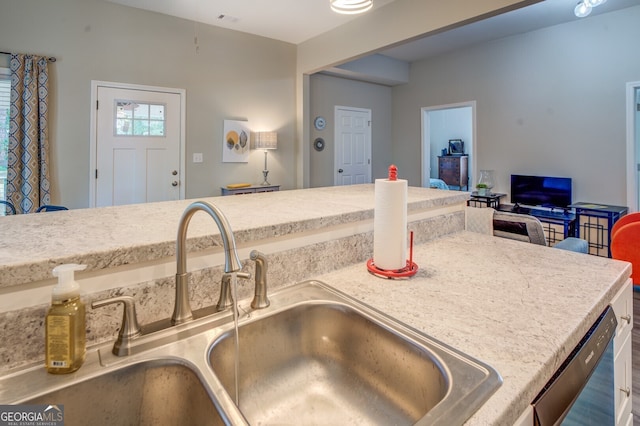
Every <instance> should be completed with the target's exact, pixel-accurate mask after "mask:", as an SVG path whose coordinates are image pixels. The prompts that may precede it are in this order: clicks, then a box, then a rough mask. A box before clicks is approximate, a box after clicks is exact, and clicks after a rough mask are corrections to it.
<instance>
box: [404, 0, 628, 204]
mask: <svg viewBox="0 0 640 426" xmlns="http://www.w3.org/2000/svg"><path fill="white" fill-rule="evenodd" d="M638 22H640V6H637V7H633V8H628V9H624V10H621V11H617V12H612V13H608V14H604V15H599V16H592V17H588V18H585V19H582V20H576V21H574V22H571V23H567V24H563V25H558V26H554V27H549V28H546V29H541V30H538V31H534V32H530V33H526V34H522V35H517V36H513V37H508V38H504V39H501V40H497V41H494V42H490V43H483V44H481V45H478V46H475V47H472V48H468V49H464V50H459V51H455V52H452V53H449V54H446V55H442V56H439V57H437V58H433V59H428V60H424V61H420V62H415V63H413V64H412V65H411V71H410V83H409V84H407V85H402V86H397V87H394V89H393V116H394V122H393V140H394V145H393V147H394V151H393V160H394V162H396V164H397V165H398V167H400V168H401V169H404V170H409V173H410V176H409V177H408V178H409V183H410V184H411V185H420V158H419V156H416V155H414V152H415V150H416V149H417V148H418V147H419V144H420V108H421V107H428V106H436V105H444V104H452V103H458V102H464V101H469V100H475V101H477V114H476V119H477V133H476V136H477V140H476V155H477V168H478V169H493V170H495V172H496V180H497V185H496V187H495V188H494V191H496V192H506V193H508V192H509V176H510V175H511V174H512V173H522V174H537V175H555V176H568V177H572V178H573V179H574V201H590V202H599V203H609V204H616V205H625V204H626V182H625V164H626V162H625V149H626V141H625V86H626V83H627V82H629V81H638V80H639V79H640V55H638V54H637V52H638V47H637V42H638V40H640V25H638Z"/></svg>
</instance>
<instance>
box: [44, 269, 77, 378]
mask: <svg viewBox="0 0 640 426" xmlns="http://www.w3.org/2000/svg"><path fill="white" fill-rule="evenodd" d="M86 267H87V266H86V265H77V264H75V263H72V264H67V265H60V266H56V267H55V268H54V269H53V275H54V276H56V277H58V284H57V285H56V286H55V287H54V288H53V293H52V295H51V308H49V311H48V312H47V317H46V319H45V339H46V342H45V346H46V348H45V350H46V356H45V367H46V368H47V371H48V372H49V373H52V374H65V373H72V372H74V371H76V370H77V369H78V368H80V366H81V365H82V363H83V362H84V357H85V353H86V316H85V306H84V303H82V301H81V300H80V285H79V284H78V283H77V282H76V281H75V277H74V274H75V271H82V270H83V269H85V268H86Z"/></svg>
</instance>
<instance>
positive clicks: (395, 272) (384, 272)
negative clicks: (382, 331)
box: [367, 164, 418, 279]
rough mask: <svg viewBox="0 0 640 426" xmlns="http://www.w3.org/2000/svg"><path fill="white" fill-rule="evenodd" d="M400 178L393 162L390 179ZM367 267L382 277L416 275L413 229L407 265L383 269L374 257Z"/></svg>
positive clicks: (391, 277)
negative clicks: (375, 262) (375, 261)
mask: <svg viewBox="0 0 640 426" xmlns="http://www.w3.org/2000/svg"><path fill="white" fill-rule="evenodd" d="M397 179H398V168H397V167H396V166H395V165H394V164H392V165H390V166H389V180H397ZM367 269H368V270H369V272H371V273H372V274H373V275H377V276H379V277H381V278H390V279H393V278H395V279H397V278H409V277H412V276H414V275H415V274H416V273H417V272H418V265H417V264H416V263H414V262H413V231H411V233H410V238H409V260H407V266H405V267H404V268H401V269H382V268H378V267H377V266H376V265H375V264H374V263H373V258H371V259H369V260H368V261H367Z"/></svg>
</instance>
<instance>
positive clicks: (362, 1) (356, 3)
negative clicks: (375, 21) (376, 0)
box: [330, 0, 373, 15]
mask: <svg viewBox="0 0 640 426" xmlns="http://www.w3.org/2000/svg"><path fill="white" fill-rule="evenodd" d="M330 1H331V10H333V11H334V12H338V13H342V14H345V15H355V14H356V13H363V12H366V11H367V10H369V9H371V8H372V7H373V0H330Z"/></svg>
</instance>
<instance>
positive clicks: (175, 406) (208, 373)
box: [0, 281, 502, 426]
mask: <svg viewBox="0 0 640 426" xmlns="http://www.w3.org/2000/svg"><path fill="white" fill-rule="evenodd" d="M269 298H270V300H271V306H270V307H268V308H266V309H260V310H251V308H249V307H248V303H247V304H245V303H242V302H241V304H240V319H239V325H238V339H237V340H236V334H235V326H234V322H233V316H232V314H231V313H230V312H228V311H227V312H223V313H220V314H215V315H210V316H208V317H206V318H202V319H199V320H195V321H192V322H190V323H187V324H182V325H179V326H175V327H172V328H171V329H168V330H163V331H160V332H157V333H154V334H152V335H148V336H144V337H142V338H140V339H139V342H138V343H137V346H136V347H134V348H133V350H132V354H131V355H129V356H127V357H116V356H114V355H113V354H111V352H110V351H111V347H110V346H109V345H102V346H99V347H96V348H92V349H90V350H89V351H88V353H87V360H86V362H85V365H84V366H83V367H82V368H81V369H80V370H78V371H77V372H75V373H72V374H69V375H64V376H53V375H49V374H47V373H45V371H44V368H43V367H42V366H33V367H30V368H26V369H24V370H21V371H17V372H14V373H12V374H10V375H8V376H5V377H3V378H0V404H18V403H22V404H46V405H48V404H57V405H63V406H64V416H65V424H66V425H67V426H71V425H85V424H111V425H117V424H139V425H177V424H179V425H205V424H211V425H218V424H231V425H236V424H238V425H240V424H251V425H270V424H278V425H301V424H304V425H313V424H350V425H370V424H381V425H389V424H394V425H412V424H419V425H431V424H443V425H456V424H463V423H464V422H465V421H466V420H467V419H468V418H469V417H470V416H471V415H472V414H473V413H474V412H475V411H476V410H477V409H478V408H479V407H480V406H481V405H482V404H483V403H484V402H485V401H486V400H487V399H488V398H489V396H490V395H491V394H492V393H493V392H494V391H495V390H496V389H497V388H498V387H499V386H500V384H501V382H502V381H501V378H500V376H499V375H498V373H497V372H496V371H495V370H493V369H492V368H491V367H490V366H488V365H486V364H484V363H482V362H480V361H478V360H475V359H473V358H471V357H469V356H467V355H465V354H463V353H461V352H459V351H457V350H455V349H453V348H451V347H449V346H447V345H445V344H443V343H441V342H438V341H436V340H434V339H432V338H430V337H429V336H427V335H425V334H423V333H420V332H418V331H416V330H413V329H411V328H409V327H407V326H406V325H403V324H401V323H399V322H397V321H395V320H394V319H392V318H390V317H388V316H386V315H384V314H383V313H380V312H378V311H376V310H374V309H373V308H371V307H368V306H367V305H364V304H362V303H360V302H358V301H357V300H354V299H352V298H351V297H349V296H347V295H345V294H343V293H341V292H339V291H337V290H335V289H333V288H332V287H329V286H327V285H326V284H324V283H321V282H318V281H306V282H303V283H300V284H297V285H294V286H292V287H288V288H285V289H283V290H281V291H278V292H275V293H273V294H272V295H270V296H269ZM236 347H238V348H239V352H238V353H239V357H236ZM236 369H237V371H239V374H238V378H237V380H236V374H235V372H236ZM236 387H237V389H236ZM236 396H237V398H238V399H239V404H236Z"/></svg>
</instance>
